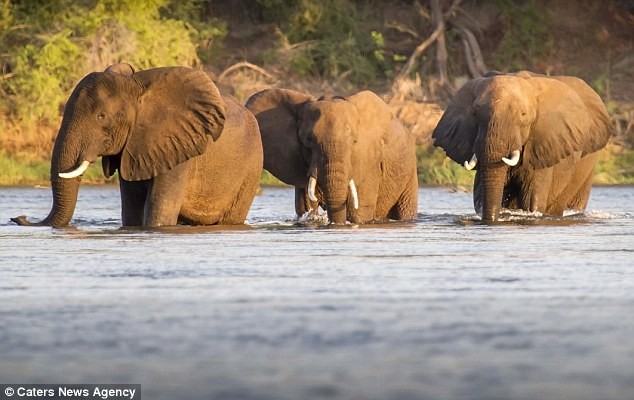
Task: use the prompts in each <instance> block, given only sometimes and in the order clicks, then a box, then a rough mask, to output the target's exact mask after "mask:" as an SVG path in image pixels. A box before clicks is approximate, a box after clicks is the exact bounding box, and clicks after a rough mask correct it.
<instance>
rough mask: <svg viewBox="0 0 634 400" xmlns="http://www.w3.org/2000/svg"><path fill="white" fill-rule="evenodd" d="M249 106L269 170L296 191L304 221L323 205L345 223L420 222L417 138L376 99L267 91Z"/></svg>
mask: <svg viewBox="0 0 634 400" xmlns="http://www.w3.org/2000/svg"><path fill="white" fill-rule="evenodd" d="M246 107H247V108H248V109H249V110H250V111H251V112H252V113H253V114H254V115H255V117H256V119H257V120H258V123H259V125H260V133H261V135H262V145H263V148H264V169H266V170H267V171H269V172H270V173H271V174H273V175H274V176H275V177H277V178H278V179H279V180H281V181H282V182H284V183H286V184H288V185H292V186H294V187H295V211H296V214H297V216H298V217H301V216H302V215H305V214H306V213H311V214H312V215H314V214H316V213H317V210H318V207H319V206H321V207H322V208H323V209H324V210H326V212H327V215H328V221H329V223H330V224H338V225H341V224H345V223H346V222H351V223H354V224H362V223H368V222H373V221H385V220H388V219H392V220H413V219H415V218H416V217H417V207H418V177H417V171H416V150H415V141H414V136H413V135H412V134H411V133H410V132H409V130H407V129H406V128H405V127H404V126H403V125H402V124H401V123H400V122H399V121H398V120H397V119H395V118H394V117H393V116H392V113H391V111H390V109H389V108H388V106H387V104H385V102H384V101H383V100H381V99H380V98H379V97H378V96H377V95H376V94H374V93H372V92H370V91H362V92H359V93H357V94H354V95H352V96H349V97H347V98H344V97H341V96H333V95H328V96H322V97H320V98H317V99H315V98H314V97H313V96H311V95H309V94H305V93H301V92H298V91H294V90H290V89H265V90H262V91H260V92H257V93H255V94H254V95H252V96H251V97H250V98H249V99H248V100H247V103H246Z"/></svg>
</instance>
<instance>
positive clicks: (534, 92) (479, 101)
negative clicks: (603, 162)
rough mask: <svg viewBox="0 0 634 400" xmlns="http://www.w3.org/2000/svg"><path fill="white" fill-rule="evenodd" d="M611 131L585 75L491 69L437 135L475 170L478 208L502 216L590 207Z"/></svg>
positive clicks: (463, 92)
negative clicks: (512, 212)
mask: <svg viewBox="0 0 634 400" xmlns="http://www.w3.org/2000/svg"><path fill="white" fill-rule="evenodd" d="M611 132H612V126H611V122H610V117H609V115H608V113H607V110H606V109H605V106H604V104H603V102H602V101H601V98H600V97H599V96H598V95H597V93H596V92H595V91H594V90H592V88H590V86H588V85H587V84H586V83H585V82H584V81H582V80H581V79H579V78H575V77H572V76H544V75H539V74H535V73H531V72H527V71H521V72H518V73H516V74H502V73H499V72H489V73H487V74H486V75H485V76H483V77H480V78H475V79H472V80H470V81H468V82H467V83H466V84H465V85H464V86H463V87H462V88H460V90H458V92H457V93H456V94H455V96H454V97H453V98H452V100H451V102H450V103H449V105H448V106H447V109H446V110H445V112H444V114H443V116H442V118H441V119H440V121H439V122H438V125H437V126H436V128H435V130H434V132H433V134H432V138H434V145H435V146H437V147H441V148H443V149H444V150H445V152H446V153H447V155H448V156H449V157H450V158H451V159H452V160H454V161H455V162H457V163H459V164H464V166H465V167H466V168H467V169H475V170H476V175H475V181H474V188H473V199H474V206H475V209H476V211H477V212H481V213H482V219H483V220H484V221H495V220H497V219H499V212H500V208H501V207H504V208H508V209H521V210H526V211H538V212H541V213H544V214H549V215H554V216H562V215H563V213H564V210H566V209H567V208H570V209H576V210H580V211H583V210H585V208H586V205H587V202H588V198H589V196H590V190H591V187H592V177H593V175H594V167H595V164H596V161H597V158H598V153H597V152H598V151H599V150H601V149H602V148H603V147H605V145H606V144H607V142H608V140H609V138H610V135H611Z"/></svg>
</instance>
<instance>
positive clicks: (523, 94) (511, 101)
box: [474, 76, 534, 113]
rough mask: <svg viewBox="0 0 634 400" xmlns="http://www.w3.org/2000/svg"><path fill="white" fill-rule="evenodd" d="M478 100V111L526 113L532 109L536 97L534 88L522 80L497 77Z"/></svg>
mask: <svg viewBox="0 0 634 400" xmlns="http://www.w3.org/2000/svg"><path fill="white" fill-rule="evenodd" d="M490 79H491V80H490V82H489V84H488V85H486V87H485V88H484V89H483V90H482V92H481V93H480V95H479V96H478V97H477V98H476V101H475V103H474V107H475V108H476V110H492V111H503V110H504V111H518V112H522V113H524V112H525V111H526V110H528V109H529V108H530V107H531V103H532V102H533V99H534V95H533V93H532V87H531V86H530V85H529V84H528V83H527V82H525V80H524V79H522V78H517V77H512V76H496V77H492V78H490Z"/></svg>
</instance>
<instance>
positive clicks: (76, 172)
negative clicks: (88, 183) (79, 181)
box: [59, 160, 90, 179]
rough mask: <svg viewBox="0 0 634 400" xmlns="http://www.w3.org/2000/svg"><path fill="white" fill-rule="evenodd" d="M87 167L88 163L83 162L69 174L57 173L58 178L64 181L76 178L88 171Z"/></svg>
mask: <svg viewBox="0 0 634 400" xmlns="http://www.w3.org/2000/svg"><path fill="white" fill-rule="evenodd" d="M89 165H90V161H87V160H84V161H82V162H81V164H80V165H79V167H77V168H76V169H74V170H72V171H70V172H60V173H59V177H60V178H64V179H71V178H76V177H78V176H79V175H81V174H83V173H84V172H86V169H88V166H89Z"/></svg>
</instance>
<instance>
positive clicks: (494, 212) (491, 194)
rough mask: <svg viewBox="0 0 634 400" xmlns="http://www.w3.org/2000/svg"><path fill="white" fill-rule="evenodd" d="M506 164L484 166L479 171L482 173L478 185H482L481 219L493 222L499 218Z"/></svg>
mask: <svg viewBox="0 0 634 400" xmlns="http://www.w3.org/2000/svg"><path fill="white" fill-rule="evenodd" d="M507 168H508V167H506V165H504V164H503V165H500V166H494V167H486V168H482V169H481V171H479V172H480V173H481V174H482V175H481V178H480V185H482V188H483V190H482V195H483V196H482V220H483V221H487V222H495V221H497V220H498V219H499V216H500V208H502V200H503V195H504V185H505V183H506V172H507Z"/></svg>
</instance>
